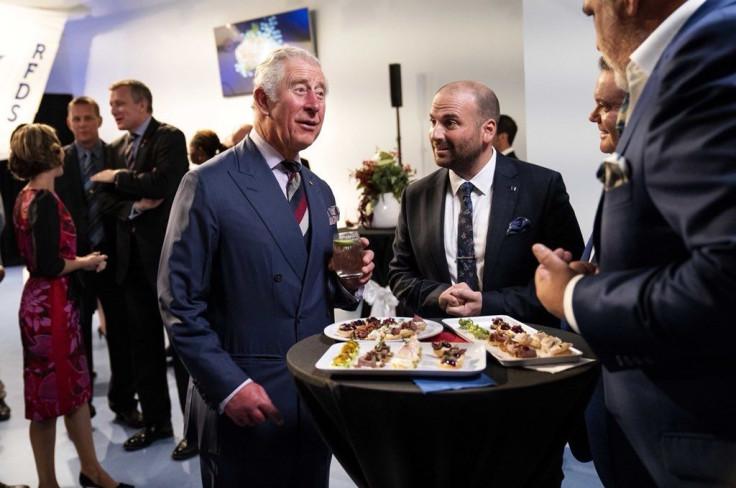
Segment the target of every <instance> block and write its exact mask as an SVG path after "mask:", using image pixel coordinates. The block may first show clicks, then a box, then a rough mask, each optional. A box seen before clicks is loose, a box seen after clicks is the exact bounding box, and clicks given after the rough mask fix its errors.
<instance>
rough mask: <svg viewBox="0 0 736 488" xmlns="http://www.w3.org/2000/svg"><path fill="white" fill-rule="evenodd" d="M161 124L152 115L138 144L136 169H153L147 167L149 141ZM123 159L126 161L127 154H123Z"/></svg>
mask: <svg viewBox="0 0 736 488" xmlns="http://www.w3.org/2000/svg"><path fill="white" fill-rule="evenodd" d="M159 125H160V124H159V122H158V121H157V120H156V119H154V118H153V117H151V122H150V123H149V124H148V127H146V131H145V132H144V133H143V135H142V136H141V143H140V144H139V145H138V152H137V153H136V154H135V164H134V165H133V169H134V170H135V171H139V172H143V171H150V170H151V168H147V167H146V161H147V160H148V151H149V148H150V147H151V144H149V142H150V140H151V137H153V134H155V133H156V130H157V129H158V126H159ZM123 151H125V145H123ZM123 161H125V156H123Z"/></svg>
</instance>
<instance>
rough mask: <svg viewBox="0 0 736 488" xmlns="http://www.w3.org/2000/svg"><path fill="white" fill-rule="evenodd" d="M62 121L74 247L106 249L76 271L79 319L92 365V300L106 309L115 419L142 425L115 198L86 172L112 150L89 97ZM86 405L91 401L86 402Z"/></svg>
mask: <svg viewBox="0 0 736 488" xmlns="http://www.w3.org/2000/svg"><path fill="white" fill-rule="evenodd" d="M66 122H67V126H68V127H69V130H71V131H72V134H74V142H73V143H72V144H69V145H68V146H66V147H64V174H63V175H62V176H60V177H58V178H57V179H56V181H55V189H56V193H57V195H58V196H59V198H61V200H62V201H63V202H64V205H65V206H66V208H67V210H69V213H70V214H71V216H72V219H73V220H74V226H75V227H76V229H77V253H78V254H79V255H80V256H84V255H86V254H89V253H91V252H93V251H99V252H100V253H102V254H106V255H107V256H108V258H107V263H108V265H107V267H106V268H105V270H104V271H102V272H100V273H96V272H92V271H80V273H79V274H78V276H79V277H80V280H79V281H80V282H81V287H80V288H81V290H80V295H81V296H80V307H79V309H80V314H79V316H80V323H81V327H82V332H83V338H84V341H85V348H86V350H87V355H88V356H87V362H88V366H89V370H90V371H92V359H91V358H92V347H91V342H92V315H93V314H94V312H95V310H96V309H97V300H98V298H99V300H100V303H102V307H103V310H104V311H105V313H106V315H107V321H106V324H107V327H106V338H107V347H108V352H109V355H110V373H111V374H110V385H109V390H108V395H107V398H108V403H109V405H110V409H111V410H112V411H113V412H115V413H116V420H118V421H120V422H123V423H125V424H127V425H129V426H131V427H137V428H140V427H143V418H142V416H141V413H140V412H139V411H138V409H137V408H136V405H137V401H136V399H135V382H134V376H133V364H132V359H131V354H130V340H129V337H128V323H127V316H126V310H125V303H124V300H123V290H122V288H120V286H119V285H118V284H117V283H116V282H115V264H116V256H115V254H116V240H115V237H116V231H115V227H116V218H115V215H114V210H115V206H116V205H117V204H118V200H117V198H116V197H115V196H114V195H112V194H111V193H110V192H109V191H106V189H105V188H104V185H102V184H97V183H93V182H91V181H90V177H91V175H93V174H95V173H97V172H99V171H102V170H103V169H105V168H112V167H113V165H114V155H113V154H111V153H110V148H109V146H108V145H107V144H105V143H104V142H103V141H102V140H100V136H99V132H98V130H99V128H100V126H101V125H102V117H101V116H100V107H99V105H98V104H97V102H96V101H95V100H94V99H92V98H90V97H85V96H81V97H77V98H75V99H74V100H72V101H71V102H69V105H68V107H67V119H66ZM90 406H91V405H90Z"/></svg>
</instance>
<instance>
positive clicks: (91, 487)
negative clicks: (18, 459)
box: [0, 471, 135, 488]
mask: <svg viewBox="0 0 736 488" xmlns="http://www.w3.org/2000/svg"><path fill="white" fill-rule="evenodd" d="M79 484H80V485H82V487H83V488H100V485H98V484H97V483H95V482H94V481H92V480H91V479H89V477H88V476H87V475H86V474H84V473H82V472H81V471H80V472H79ZM0 488H2V486H0ZM118 488H135V486H133V485H129V484H128V483H118Z"/></svg>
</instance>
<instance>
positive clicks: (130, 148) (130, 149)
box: [125, 132, 138, 170]
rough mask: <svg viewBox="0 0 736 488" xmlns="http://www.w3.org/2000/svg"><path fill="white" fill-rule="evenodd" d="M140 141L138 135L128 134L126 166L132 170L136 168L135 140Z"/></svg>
mask: <svg viewBox="0 0 736 488" xmlns="http://www.w3.org/2000/svg"><path fill="white" fill-rule="evenodd" d="M136 139H138V134H136V133H135V132H131V133H130V134H128V145H127V146H125V166H127V167H128V169H130V170H132V169H133V167H134V166H135V140H136Z"/></svg>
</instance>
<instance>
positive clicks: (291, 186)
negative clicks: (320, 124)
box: [281, 159, 309, 239]
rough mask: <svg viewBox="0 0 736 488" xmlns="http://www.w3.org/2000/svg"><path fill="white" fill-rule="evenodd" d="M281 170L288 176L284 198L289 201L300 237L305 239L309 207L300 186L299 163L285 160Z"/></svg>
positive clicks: (307, 229) (307, 228) (302, 187)
mask: <svg viewBox="0 0 736 488" xmlns="http://www.w3.org/2000/svg"><path fill="white" fill-rule="evenodd" d="M281 170H282V171H284V172H285V173H286V174H287V175H289V181H288V183H287V184H286V197H287V199H288V200H289V205H291V211H292V212H293V213H294V219H295V220H296V222H297V224H299V228H300V229H301V231H302V235H303V236H304V237H305V239H306V237H307V232H308V231H309V206H308V205H307V195H306V193H304V186H303V185H302V175H301V174H300V173H299V163H297V162H296V161H292V160H290V159H285V160H283V161H282V162H281Z"/></svg>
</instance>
